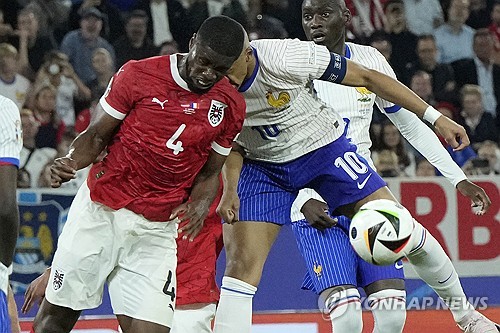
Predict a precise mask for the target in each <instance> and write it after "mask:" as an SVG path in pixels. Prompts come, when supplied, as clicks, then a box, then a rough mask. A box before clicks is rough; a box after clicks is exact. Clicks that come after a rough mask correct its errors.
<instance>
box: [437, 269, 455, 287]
mask: <svg viewBox="0 0 500 333" xmlns="http://www.w3.org/2000/svg"><path fill="white" fill-rule="evenodd" d="M452 275H453V272H451V274H450V276H448V277H447V278H446V280H443V281H439V280H438V283H439V284H443V283H445V282H446V281H448V280H449V279H450V278H451V276H452Z"/></svg>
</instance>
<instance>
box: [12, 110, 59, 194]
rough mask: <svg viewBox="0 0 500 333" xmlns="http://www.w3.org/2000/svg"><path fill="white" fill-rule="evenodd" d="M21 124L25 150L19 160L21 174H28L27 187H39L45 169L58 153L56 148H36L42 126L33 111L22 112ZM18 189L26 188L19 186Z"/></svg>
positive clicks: (23, 149)
mask: <svg viewBox="0 0 500 333" xmlns="http://www.w3.org/2000/svg"><path fill="white" fill-rule="evenodd" d="M21 124H22V127H23V148H22V150H21V157H20V159H19V173H27V174H28V176H29V184H27V185H28V186H26V187H38V185H37V184H38V178H39V176H40V173H41V172H42V169H43V167H44V166H45V165H46V164H47V163H52V162H53V161H54V158H55V157H56V155H57V151H56V150H55V149H54V148H49V147H42V148H38V147H37V146H36V136H37V134H38V129H39V127H40V124H39V123H38V121H37V120H36V118H35V116H34V114H33V111H31V110H30V109H22V110H21ZM19 178H21V177H19ZM19 178H18V179H19ZM18 187H25V186H19V185H18Z"/></svg>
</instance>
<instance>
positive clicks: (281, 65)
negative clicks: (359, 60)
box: [236, 39, 344, 163]
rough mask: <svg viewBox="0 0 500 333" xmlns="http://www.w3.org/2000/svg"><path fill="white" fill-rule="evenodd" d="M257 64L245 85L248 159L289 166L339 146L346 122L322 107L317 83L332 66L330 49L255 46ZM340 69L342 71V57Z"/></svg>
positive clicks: (243, 139)
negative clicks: (332, 145)
mask: <svg viewBox="0 0 500 333" xmlns="http://www.w3.org/2000/svg"><path fill="white" fill-rule="evenodd" d="M251 45H252V47H253V48H254V52H255V56H256V59H257V64H256V67H255V71H254V73H253V74H252V76H251V78H250V79H249V80H247V81H246V82H244V83H243V85H242V87H241V88H240V91H241V92H243V96H244V97H245V101H246V103H247V115H246V119H245V122H244V124H243V129H242V131H241V134H240V135H239V137H238V139H237V140H236V141H237V142H238V143H239V144H240V145H242V146H243V147H245V148H246V150H247V157H248V158H250V159H253V160H260V161H265V162H273V163H283V162H288V161H291V160H294V159H296V158H298V157H300V156H302V155H304V154H306V153H308V152H310V151H313V150H315V149H318V148H320V147H322V146H325V145H327V144H329V143H330V142H333V141H334V140H336V139H337V138H338V137H340V136H341V135H342V133H343V131H344V124H343V121H342V117H341V116H340V115H339V114H338V113H337V112H335V111H334V110H332V109H331V108H329V107H328V106H327V105H326V104H325V103H323V102H321V101H320V100H319V99H318V98H317V96H316V94H315V92H314V90H313V88H312V84H311V83H312V80H313V79H315V78H320V77H321V76H322V75H323V74H324V73H325V71H326V69H327V67H328V65H329V64H330V59H331V55H330V52H329V51H328V49H327V48H326V47H324V46H319V45H316V44H314V43H313V42H303V41H299V40H297V39H285V40H277V39H269V40H256V41H252V43H251ZM338 57H339V58H338V61H339V62H338V64H337V61H336V62H335V65H336V66H339V67H336V68H340V66H341V64H340V56H338Z"/></svg>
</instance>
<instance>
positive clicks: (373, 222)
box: [349, 199, 415, 265]
mask: <svg viewBox="0 0 500 333" xmlns="http://www.w3.org/2000/svg"><path fill="white" fill-rule="evenodd" d="M413 221H414V220H413V217H412V216H411V214H410V212H409V211H408V210H407V209H406V208H404V207H403V206H402V205H401V204H399V203H397V202H395V201H392V200H386V199H378V200H373V201H370V202H367V203H366V204H364V205H363V206H361V208H360V210H359V211H358V212H357V213H356V214H355V215H354V217H353V219H352V221H351V226H350V228H349V239H350V240H351V244H352V246H353V247H354V250H355V251H356V253H357V254H358V255H359V256H360V257H361V258H362V259H363V260H365V261H367V262H369V263H372V264H375V265H390V264H393V263H394V262H396V261H398V260H399V259H401V258H402V257H404V256H406V255H407V254H408V252H409V251H410V250H411V248H410V245H409V240H410V236H411V234H412V232H413V229H414V226H415V225H414V222H413Z"/></svg>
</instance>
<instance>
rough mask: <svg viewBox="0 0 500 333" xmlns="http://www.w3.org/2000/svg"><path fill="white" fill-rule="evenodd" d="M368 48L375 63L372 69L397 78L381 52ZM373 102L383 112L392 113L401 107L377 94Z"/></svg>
mask: <svg viewBox="0 0 500 333" xmlns="http://www.w3.org/2000/svg"><path fill="white" fill-rule="evenodd" d="M370 50H371V51H372V53H373V61H374V65H375V66H374V67H373V68H372V69H375V70H377V71H379V72H381V73H384V74H385V75H388V76H390V77H392V78H393V79H396V80H397V77H396V73H394V70H393V69H392V67H391V65H389V63H388V62H387V60H386V59H385V57H384V56H383V55H382V53H380V52H379V51H378V50H376V49H375V48H370ZM375 104H377V106H378V107H379V109H380V110H381V111H382V112H384V113H394V112H398V111H399V110H400V109H401V107H400V106H399V105H396V104H394V103H392V102H389V101H386V100H385V99H382V98H380V97H378V96H377V97H376V98H375Z"/></svg>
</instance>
